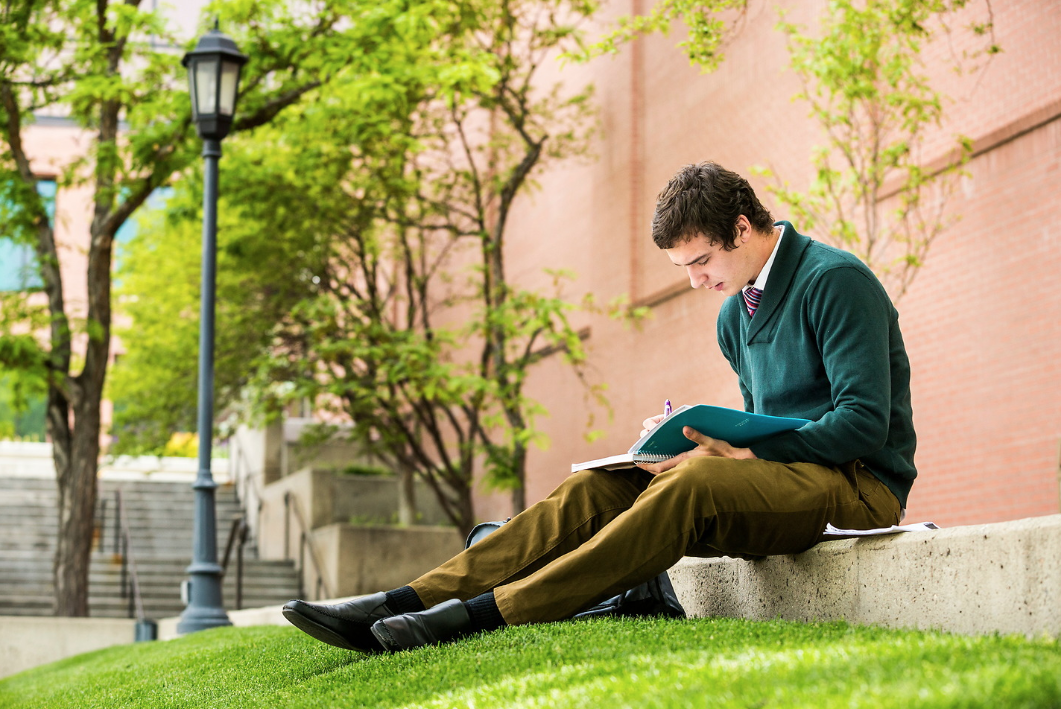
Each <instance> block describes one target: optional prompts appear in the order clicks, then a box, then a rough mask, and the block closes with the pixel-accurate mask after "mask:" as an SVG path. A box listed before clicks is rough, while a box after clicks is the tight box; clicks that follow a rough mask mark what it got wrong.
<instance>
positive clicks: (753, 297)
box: [741, 288, 763, 317]
mask: <svg viewBox="0 0 1061 709" xmlns="http://www.w3.org/2000/svg"><path fill="white" fill-rule="evenodd" d="M741 292H742V293H743V294H744V304H745V305H746V306H748V316H749V317H751V316H752V315H755V309H756V308H758V307H759V299H760V298H762V297H763V292H762V290H760V289H759V288H745V289H744V290H743V291H741Z"/></svg>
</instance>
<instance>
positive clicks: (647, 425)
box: [638, 414, 667, 438]
mask: <svg viewBox="0 0 1061 709" xmlns="http://www.w3.org/2000/svg"><path fill="white" fill-rule="evenodd" d="M665 418H667V415H666V414H659V415H657V416H653V417H652V418H647V419H645V420H644V421H642V422H641V425H642V426H644V428H642V429H641V435H639V436H638V438H644V437H645V436H647V435H648V432H649V431H651V430H652V429H654V428H655V427H656V426H658V425H659V422H660V421H662V420H663V419H665Z"/></svg>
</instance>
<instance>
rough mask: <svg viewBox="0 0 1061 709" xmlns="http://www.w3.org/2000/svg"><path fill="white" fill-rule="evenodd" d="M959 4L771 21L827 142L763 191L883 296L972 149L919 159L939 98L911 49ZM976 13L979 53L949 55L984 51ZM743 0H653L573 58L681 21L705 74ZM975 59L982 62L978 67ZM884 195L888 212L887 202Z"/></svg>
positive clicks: (910, 2) (897, 282)
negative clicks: (799, 168)
mask: <svg viewBox="0 0 1061 709" xmlns="http://www.w3.org/2000/svg"><path fill="white" fill-rule="evenodd" d="M968 5H969V2H968V0H928V1H925V0H830V2H829V3H827V5H826V8H825V10H824V12H823V14H822V18H821V36H820V37H818V36H811V35H809V34H807V33H806V31H805V29H804V28H802V27H799V26H797V25H795V24H792V23H787V22H781V24H780V25H779V27H780V29H781V31H782V32H783V33H784V34H785V35H786V37H787V39H788V47H789V51H790V53H791V56H792V68H793V69H794V70H795V72H796V74H797V75H798V76H799V78H800V80H801V82H802V84H803V91H802V93H801V94H800V95H799V98H801V99H803V100H805V101H807V102H808V103H809V104H810V106H811V116H812V117H813V118H814V119H815V120H816V121H817V122H818V124H819V125H820V126H821V127H822V128H823V130H824V131H825V134H826V136H827V138H828V141H827V144H826V145H825V146H822V147H819V148H817V149H816V150H815V152H814V156H813V165H814V177H813V179H812V182H811V185H810V187H809V189H808V190H807V191H806V192H800V191H797V190H793V189H790V188H789V187H788V185H787V184H786V183H785V182H783V181H781V180H778V179H776V176H775V175H774V174H773V172H772V171H771V170H770V169H768V168H762V167H760V168H755V171H756V172H758V173H759V174H762V175H765V176H767V177H772V178H774V182H775V183H774V184H773V185H771V186H770V188H769V189H770V191H771V192H772V193H773V194H774V195H775V196H776V197H777V198H778V199H779V200H780V201H781V203H782V204H784V205H785V206H786V207H788V208H789V210H790V211H791V213H792V214H793V216H794V217H795V218H796V219H797V220H798V221H799V222H800V224H801V226H802V227H803V228H805V229H807V230H814V229H815V227H818V228H817V230H816V231H815V234H816V235H817V236H819V237H820V238H823V239H824V240H826V241H830V242H832V243H833V244H834V245H836V246H839V247H841V248H844V249H847V250H849V251H851V252H853V253H854V254H855V255H857V256H858V257H859V258H861V259H862V260H863V261H864V262H865V263H866V264H867V265H868V266H870V268H872V269H873V270H874V271H875V272H876V273H877V275H878V276H879V277H880V278H881V280H882V282H883V283H884V284H885V286H886V287H887V288H888V290H889V292H890V293H891V295H892V298H893V300H895V301H898V300H899V299H900V298H901V297H902V295H903V294H904V293H905V292H906V290H907V288H909V286H910V283H911V282H912V280H913V278H914V276H915V275H916V273H917V269H918V268H920V266H921V265H922V264H923V263H924V260H925V257H926V255H927V253H928V249H929V246H930V245H931V243H932V241H933V240H934V239H935V238H936V236H938V235H939V234H940V233H941V232H942V231H943V230H944V229H945V228H946V227H947V225H948V224H950V223H952V222H953V220H954V219H956V218H957V217H956V216H954V215H950V216H948V214H947V210H946V207H947V202H948V198H949V197H950V196H951V195H952V193H953V191H954V188H955V186H956V180H957V178H958V177H959V176H960V175H961V174H962V169H963V166H964V165H965V163H966V162H967V161H968V159H969V156H970V154H971V144H970V142H969V140H968V139H967V138H964V137H958V138H957V139H956V141H955V144H954V147H953V150H952V151H951V154H950V155H949V156H947V157H946V159H945V161H944V162H943V163H942V164H941V165H939V166H937V167H934V168H928V167H926V165H925V164H924V163H923V161H922V159H923V155H922V147H923V142H924V138H925V135H926V133H927V132H928V131H929V130H930V129H932V128H935V127H938V126H939V125H940V123H941V122H942V118H943V115H944V104H945V102H946V98H945V97H944V96H943V95H942V94H941V93H940V92H938V91H936V90H935V89H933V88H932V86H931V84H930V82H929V79H928V77H927V76H926V75H925V73H924V66H923V64H922V62H921V56H920V55H921V51H922V49H923V47H924V45H925V44H926V43H927V42H928V41H929V40H930V39H931V38H932V37H933V31H932V29H931V27H932V23H933V22H937V23H938V24H939V27H940V29H942V30H944V31H946V32H950V31H951V30H950V28H949V27H948V26H947V25H946V23H945V20H946V19H947V17H949V16H952V15H955V14H956V13H957V12H958V11H960V10H962V9H964V8H966V7H967V6H968ZM984 7H985V10H986V17H987V19H986V20H985V21H983V22H974V23H973V24H971V25H970V26H969V27H968V30H969V31H971V32H972V33H973V34H975V35H977V36H980V37H983V38H984V39H985V43H984V46H983V48H982V49H981V50H978V51H977V52H974V53H973V54H971V55H968V56H964V57H962V58H961V59H959V60H958V61H957V62H956V67H955V68H956V69H959V70H961V69H962V67H961V64H962V62H963V61H964V60H972V61H973V62H974V63H976V62H977V61H978V58H980V57H983V56H987V57H990V56H992V55H994V54H996V53H998V52H999V51H1001V50H1000V48H999V47H998V45H997V44H995V43H994V38H993V28H992V24H991V16H992V13H991V4H990V0H984ZM747 9H748V0H711V1H710V2H696V1H695V0H659V1H658V2H657V3H655V5H654V6H653V7H652V10H651V11H650V12H649V13H648V14H647V15H642V16H635V17H623V18H620V19H619V21H618V23H617V26H616V27H615V28H614V29H613V30H612V31H611V32H610V33H608V34H606V35H605V37H604V38H603V39H602V40H601V41H600V42H598V43H597V44H595V45H593V46H592V47H590V48H589V49H588V50H586V51H584V52H582V53H580V54H576V55H574V56H575V58H577V59H580V60H585V59H588V58H591V57H593V56H595V55H598V54H601V53H610V52H614V51H616V50H617V49H618V47H619V46H621V45H622V44H623V43H625V42H629V41H632V40H633V39H635V38H637V37H638V36H640V35H641V34H645V33H650V32H657V31H660V32H666V31H667V30H668V28H669V26H670V23H671V22H675V21H680V22H682V23H684V24H685V25H686V27H687V28H688V30H689V34H688V37H687V39H686V40H684V41H683V42H681V43H680V45H679V46H680V47H681V48H682V49H683V50H684V52H685V53H686V55H687V56H688V57H689V60H690V62H692V63H693V64H696V65H699V66H700V67H701V68H702V69H703V70H704V71H712V70H714V69H716V68H718V65H719V63H720V62H721V60H722V53H721V52H722V49H723V47H724V46H725V43H726V42H727V41H728V40H729V39H731V38H732V37H733V35H734V33H735V31H736V29H737V28H739V26H740V23H741V22H742V21H743V19H744V17H745V15H746V12H747ZM984 66H986V64H984V65H982V66H981V67H980V68H981V69H982V68H983V67H984ZM889 200H894V204H895V205H896V206H895V208H894V209H888V205H889V203H890V202H889Z"/></svg>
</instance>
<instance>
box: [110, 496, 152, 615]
mask: <svg viewBox="0 0 1061 709" xmlns="http://www.w3.org/2000/svg"><path fill="white" fill-rule="evenodd" d="M114 504H115V508H116V509H115V515H114V553H115V555H117V556H119V557H120V558H121V560H122V571H121V585H120V588H121V597H122V598H126V597H128V599H129V617H130V618H134V617H135V618H136V620H137V621H138V622H140V623H143V622H145V620H146V618H145V617H144V599H143V597H142V595H141V593H140V576H139V574H137V572H136V556H135V555H134V554H133V546H132V541H131V540H132V535H131V533H130V532H129V520H128V519H126V515H125V503H124V500H123V498H122V491H121V490H120V489H119V490H115V491H114ZM104 509H106V508H104Z"/></svg>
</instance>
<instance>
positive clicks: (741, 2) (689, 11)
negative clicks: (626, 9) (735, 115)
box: [568, 0, 748, 73]
mask: <svg viewBox="0 0 1061 709" xmlns="http://www.w3.org/2000/svg"><path fill="white" fill-rule="evenodd" d="M747 10H748V0H658V1H657V2H656V3H654V4H653V5H652V9H651V10H650V11H649V13H648V14H647V15H633V16H630V15H624V16H622V17H620V18H619V19H618V20H617V21H616V26H615V27H613V28H612V29H611V30H609V31H608V32H606V33H605V35H604V36H603V37H602V38H601V39H599V40H598V41H597V42H595V43H594V44H592V45H591V46H589V47H584V48H580V50H579V51H577V52H574V51H573V52H570V53H569V54H568V57H569V58H571V59H575V60H577V61H587V60H589V59H592V58H594V57H597V56H600V55H602V54H616V53H618V51H619V49H620V47H622V45H624V44H627V43H629V42H632V41H633V40H635V39H637V38H638V37H640V36H641V35H645V34H652V33H653V32H660V33H661V34H664V35H666V34H668V33H669V32H670V26H671V23H672V22H680V23H681V24H682V25H683V26H684V27H685V29H686V30H687V33H688V34H687V36H686V38H685V39H684V40H682V41H681V42H679V43H678V47H680V48H681V49H682V51H684V52H685V54H686V55H687V56H688V57H689V63H690V64H693V65H695V66H699V67H700V69H701V70H702V71H704V72H705V73H706V72H710V71H714V70H715V69H717V68H718V65H719V64H720V63H721V62H722V59H723V58H724V57H723V54H722V49H723V47H724V46H725V44H726V42H727V41H728V40H729V39H730V38H731V37H732V35H733V33H734V31H735V28H737V27H739V26H740V23H741V22H742V21H743V19H744V17H745V14H746V12H747Z"/></svg>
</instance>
